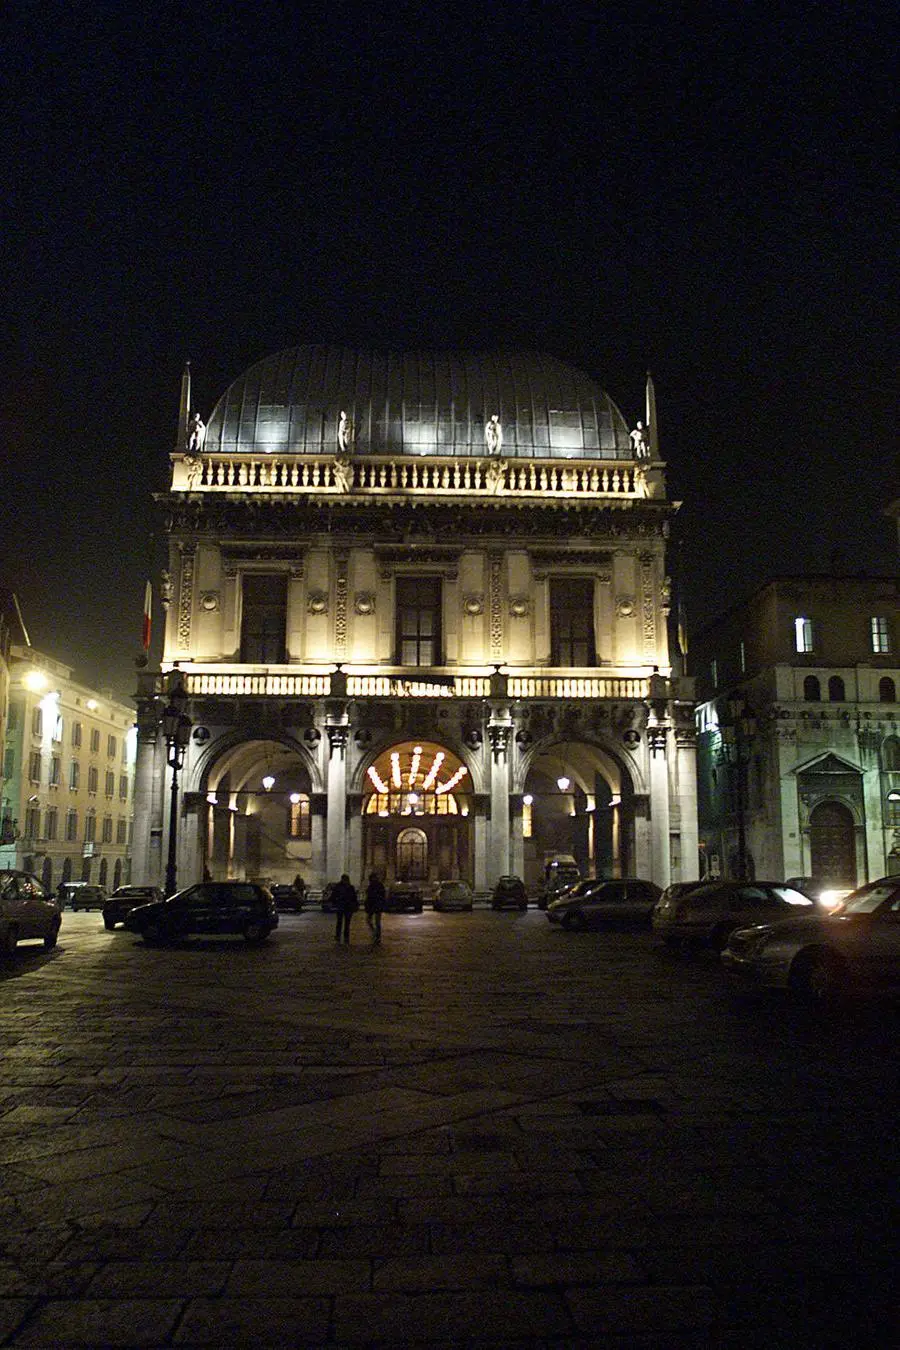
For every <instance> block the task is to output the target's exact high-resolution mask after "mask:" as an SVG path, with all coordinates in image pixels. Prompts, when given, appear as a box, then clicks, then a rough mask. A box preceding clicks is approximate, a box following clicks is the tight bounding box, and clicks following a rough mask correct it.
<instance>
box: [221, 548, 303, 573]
mask: <svg viewBox="0 0 900 1350" xmlns="http://www.w3.org/2000/svg"><path fill="white" fill-rule="evenodd" d="M306 553H307V549H306V546H305V545H296V544H295V545H291V544H268V543H266V544H258V543H252V542H248V543H239V542H237V541H235V542H233V543H225V544H223V545H222V561H223V563H224V564H225V566H226V567H228V566H229V565H230V566H232V567H233V566H235V565H236V564H237V563H290V564H291V566H292V568H295V567H299V568H300V569H301V573H300V574H301V575H302V568H303V563H304V560H305V558H306Z"/></svg>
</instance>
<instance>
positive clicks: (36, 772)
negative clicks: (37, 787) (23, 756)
mask: <svg viewBox="0 0 900 1350" xmlns="http://www.w3.org/2000/svg"><path fill="white" fill-rule="evenodd" d="M28 779H29V781H30V782H32V783H39V782H40V781H41V752H40V750H32V752H31V754H30V755H29V756H28Z"/></svg>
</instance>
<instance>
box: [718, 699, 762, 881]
mask: <svg viewBox="0 0 900 1350" xmlns="http://www.w3.org/2000/svg"><path fill="white" fill-rule="evenodd" d="M719 734H720V735H721V738H722V741H721V745H720V749H719V753H720V756H721V758H722V760H723V761H724V762H725V763H726V764H727V765H728V766H729V768H730V769H733V770H734V780H733V781H734V789H735V806H736V809H737V834H738V840H737V854H738V856H737V871H738V875H737V880H738V881H747V880H748V879H749V878H748V876H747V860H748V855H747V822H746V814H747V765H748V764H749V763H750V755H751V753H752V749H753V737H754V735H755V734H756V718H755V717H754V715H753V709H752V708H751V707H750V706H749V704H747V703H744V702H743V700H742V699H729V701H728V704H727V714H726V716H725V717H720V719H719Z"/></svg>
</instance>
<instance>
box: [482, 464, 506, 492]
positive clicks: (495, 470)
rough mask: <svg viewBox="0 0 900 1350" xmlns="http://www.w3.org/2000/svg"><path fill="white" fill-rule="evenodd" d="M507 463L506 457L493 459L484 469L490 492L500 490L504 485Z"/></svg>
mask: <svg viewBox="0 0 900 1350" xmlns="http://www.w3.org/2000/svg"><path fill="white" fill-rule="evenodd" d="M506 469H507V463H506V460H505V459H492V460H491V462H490V463H489V464H488V466H487V468H486V469H485V471H484V478H485V482H486V484H487V490H488V492H495V493H496V492H499V491H500V490H501V489H502V487H503V479H504V475H505V474H506Z"/></svg>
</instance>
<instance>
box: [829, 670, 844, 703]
mask: <svg viewBox="0 0 900 1350" xmlns="http://www.w3.org/2000/svg"><path fill="white" fill-rule="evenodd" d="M828 697H829V699H830V701H831V702H832V703H843V702H844V699H845V697H846V696H845V694H844V681H843V680H842V679H841V677H840V675H832V676H831V678H830V679H829V681H828Z"/></svg>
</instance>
